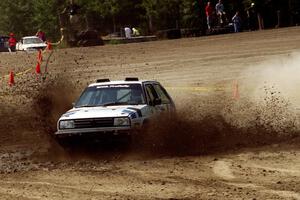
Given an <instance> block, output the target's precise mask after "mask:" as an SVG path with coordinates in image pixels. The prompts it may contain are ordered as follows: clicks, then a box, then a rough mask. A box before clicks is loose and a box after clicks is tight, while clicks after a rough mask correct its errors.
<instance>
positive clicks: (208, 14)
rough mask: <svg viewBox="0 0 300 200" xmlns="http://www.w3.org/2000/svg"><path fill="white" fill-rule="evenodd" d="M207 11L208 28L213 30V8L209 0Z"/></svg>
mask: <svg viewBox="0 0 300 200" xmlns="http://www.w3.org/2000/svg"><path fill="white" fill-rule="evenodd" d="M205 13H206V20H207V27H208V30H211V23H212V14H213V8H212V6H211V3H210V2H207V5H206V7H205Z"/></svg>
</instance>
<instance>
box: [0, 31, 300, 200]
mask: <svg viewBox="0 0 300 200" xmlns="http://www.w3.org/2000/svg"><path fill="white" fill-rule="evenodd" d="M299 49H300V29H299V28H288V29H277V30H270V31H262V32H250V33H242V34H232V35H224V36H210V37H202V38H189V39H181V40H173V41H158V42H149V43H140V44H128V45H115V46H104V47H92V48H75V49H64V50H57V51H55V52H54V54H53V56H52V57H51V59H50V63H49V66H48V67H49V73H50V76H51V77H55V76H57V75H58V74H60V75H61V74H63V75H61V76H59V77H58V78H62V79H64V80H63V81H66V82H67V83H69V82H70V84H71V85H76V88H74V87H67V88H64V89H62V88H61V87H54V89H53V88H52V89H51V91H54V94H57V93H58V94H59V95H57V96H61V98H60V99H59V98H57V99H56V100H57V101H55V102H56V104H54V106H57V105H58V104H63V105H59V106H60V107H61V108H60V109H58V110H59V111H60V110H64V109H66V106H68V104H70V103H71V102H72V101H73V98H74V97H75V96H76V95H77V94H78V92H77V91H78V90H79V91H80V90H81V89H82V88H83V87H84V86H85V85H86V84H87V83H90V82H91V81H94V80H95V79H97V78H102V77H105V78H106V77H109V78H111V79H123V78H124V77H126V76H138V77H140V78H142V79H156V80H159V81H160V82H161V83H163V85H165V86H167V87H168V90H169V91H170V93H171V95H172V96H173V97H174V99H175V102H176V104H177V105H178V109H179V112H180V113H181V114H182V115H185V117H184V119H185V120H192V119H193V120H195V118H196V122H199V123H202V124H201V126H196V132H197V131H199V132H205V131H206V130H208V129H209V132H211V133H213V134H214V132H215V131H216V132H219V133H218V134H219V136H222V137H224V140H217V141H216V144H217V146H218V147H214V148H216V150H211V148H212V146H214V145H213V144H212V145H211V146H209V145H207V146H205V147H206V148H210V149H209V150H210V151H208V150H207V151H204V152H201V151H200V152H198V151H189V152H188V153H187V152H186V151H181V152H179V153H178V152H175V153H174V152H173V151H172V153H170V152H168V150H169V149H168V148H165V149H162V150H160V151H159V153H157V152H155V153H153V152H152V151H150V152H149V151H146V152H143V151H142V152H140V151H138V150H137V151H135V149H133V150H132V149H126V150H122V149H118V148H117V149H115V148H111V147H110V148H108V149H97V150H96V152H93V153H90V152H89V151H85V150H83V151H82V152H80V151H79V153H77V154H76V155H75V156H74V155H69V154H68V153H64V152H63V151H62V150H61V149H59V147H58V146H57V145H55V144H53V143H52V142H51V141H50V140H49V138H48V136H47V135H46V134H45V132H47V130H46V131H45V130H41V129H43V128H45V127H44V125H45V121H46V126H47V125H48V126H49V127H51V124H48V123H47V122H48V121H47V120H48V118H45V119H44V118H43V119H41V118H40V117H41V116H44V115H43V114H45V113H43V112H42V114H41V113H39V112H38V111H36V110H35V109H34V108H32V103H33V102H38V105H37V104H34V107H35V108H36V107H39V108H42V110H43V109H44V110H46V111H45V112H46V113H47V112H52V111H53V107H50V110H47V109H49V108H48V107H47V105H43V106H40V103H41V102H40V101H36V100H37V99H32V97H33V96H35V95H34V94H36V93H39V94H43V92H44V90H42V91H39V92H36V91H37V90H38V89H37V88H46V89H47V90H48V89H49V87H48V85H47V84H48V83H47V84H40V83H38V82H39V81H38V80H36V77H35V76H32V75H30V74H24V75H21V76H18V77H16V86H15V87H13V88H9V87H7V86H6V85H7V80H6V79H4V80H3V79H2V81H1V85H2V86H3V88H1V94H2V95H1V102H2V103H1V104H0V109H1V112H0V117H1V120H2V125H1V126H0V131H1V137H0V173H1V174H0V199H53V200H54V199H300V157H299V155H300V149H299V147H300V145H299V142H300V140H299V131H298V129H297V125H295V127H294V126H288V124H290V121H292V124H294V121H293V119H291V120H287V119H286V118H289V117H290V116H292V115H293V114H294V110H293V109H291V108H295V107H297V106H298V105H297V100H300V99H299V98H298V97H299V95H298V94H297V92H295V91H297V87H299V81H298V80H297V75H298V74H297V72H299V71H300V70H299V71H298V65H299V64H300V62H299V61H300V60H299V54H298V53H297V51H299ZM48 55H49V53H47V54H45V55H44V59H46V58H47V56H48ZM35 58H36V54H26V53H19V52H18V53H17V54H14V55H9V54H1V55H0V73H1V76H4V75H6V74H8V71H10V70H11V69H13V70H14V71H15V72H22V71H25V70H26V69H27V68H28V67H30V66H34V65H35ZM291 60H292V61H293V62H290V61H291ZM286 63H288V64H286ZM285 65H287V66H285ZM286 67H287V69H288V70H283V69H286ZM53 79H54V80H58V79H55V78H53ZM233 80H238V83H239V89H240V95H241V99H240V100H238V101H232V99H231V96H232V82H233ZM269 83H270V85H269ZM45 86H46V87H45ZM280 86H283V88H282V87H280ZM264 87H267V88H269V87H270V88H271V89H270V90H269V89H266V90H265V91H263V92H262V93H261V92H260V90H263V89H264ZM49 90H50V89H49ZM276 92H278V93H276ZM279 92H280V93H279ZM274 93H276V95H277V96H275V97H274ZM66 94H67V95H66ZM47 95H48V96H47ZM47 95H46V96H47V97H49V94H47ZM259 95H261V96H262V99H265V102H267V103H266V105H263V106H261V107H259V108H260V109H257V107H256V106H255V109H249V107H251V106H249V104H247V103H245V102H248V101H249V99H251V100H253V101H255V102H259V100H257V99H259V97H258V96H259ZM268 95H271V97H270V96H268ZM35 97H36V96H35ZM50 97H52V96H51V95H50ZM282 99H283V100H282ZM285 101H289V103H287V104H286V103H285ZM270 102H271V104H272V105H271V106H270V105H269V103H270ZM57 103H58V104H57ZM7 104H9V105H10V106H9V107H7V106H6V105H7ZM4 105H5V106H4ZM228 105H230V106H228ZM251 105H252V104H251ZM255 105H256V104H255ZM187 107H192V109H190V110H188V111H190V112H185V110H186V108H187ZM228 107H229V108H230V109H228ZM55 108H56V107H55ZM261 108H264V109H261ZM58 110H55V112H58ZM229 110H230V111H231V112H232V113H233V114H232V113H231V112H229ZM253 110H254V111H257V110H259V111H260V112H262V111H261V110H267V111H270V112H263V114H264V115H263V116H264V117H265V118H264V120H265V121H264V123H265V124H267V126H268V127H267V128H270V127H272V130H273V129H274V130H275V129H276V128H280V131H281V132H283V133H281V132H280V134H283V135H281V136H280V138H279V140H280V141H282V142H279V141H278V140H274V141H269V139H270V138H271V137H265V138H256V140H255V139H253V138H254V137H251V136H247V137H240V138H243V139H244V140H247V141H238V142H236V141H235V142H234V143H229V142H228V141H229V140H232V137H231V136H232V135H233V134H231V133H232V132H238V131H239V130H240V129H237V128H235V129H233V128H228V127H227V126H226V124H227V123H228V124H230V125H232V123H233V122H232V119H233V121H234V122H237V121H238V122H239V124H242V125H240V126H244V125H243V124H246V127H247V131H245V129H242V130H243V131H245V132H246V133H247V134H248V133H250V134H251V133H252V132H253V127H252V125H249V124H250V123H249V121H251V119H252V118H253V117H254V118H255V117H256V116H255V114H253V113H255V112H252V111H253ZM291 110H292V111H291ZM250 111H251V112H250ZM279 111H280V112H279ZM55 112H54V115H55V116H57V115H58V114H57V113H55ZM229 113H230V114H229ZM278 113H280V114H278ZM187 115H190V116H188V117H187ZM211 115H214V116H215V115H222V116H226V117H224V118H226V119H228V120H229V119H230V120H229V121H230V122H226V123H225V122H223V121H221V120H217V121H213V120H214V119H215V118H212V119H210V118H209V119H207V118H206V117H207V116H211ZM229 115H230V116H229ZM260 116H261V115H260ZM287 116H288V117H287ZM199 118H201V119H199ZM248 118H249V119H248ZM203 119H205V120H203ZM266 119H267V120H266ZM14 120H17V123H18V125H16V122H15V121H14ZM208 121H209V122H208ZM251 122H252V121H251ZM206 123H207V124H206ZM274 123H275V124H274ZM40 124H43V126H41V125H40ZM182 124H183V125H190V124H189V123H188V122H186V121H184V123H182ZM182 124H181V126H182ZM203 124H204V125H203ZM211 124H213V125H211ZM265 124H264V125H265ZM193 125H194V124H193ZM274 127H275V128H274ZM251 128H252V129H251ZM292 128H293V129H294V128H296V129H297V130H293V131H292V130H291V129H292ZM184 129H185V127H179V129H178V130H179V131H178V130H177V132H176V134H175V133H174V135H175V136H178V137H180V135H179V134H180V133H181V130H184ZM170 130H172V129H170ZM276 130H277V129H276ZM255 131H257V130H255ZM264 131H265V129H264ZM192 132H193V134H194V133H195V128H194V129H193V131H192ZM263 133H265V132H263ZM263 133H257V135H258V136H260V134H263ZM266 133H269V132H268V131H266ZM291 133H293V134H294V135H293V136H292V137H291V136H290V134H291ZM171 134H172V133H171ZM295 134H296V135H295ZM297 136H298V138H297ZM283 138H287V139H286V140H284V139H283ZM226 140H228V141H226ZM259 140H261V141H259ZM208 141H210V142H212V141H213V140H212V139H210V140H208ZM184 142H185V141H184V140H182V143H184ZM178 144H179V145H181V144H180V143H178ZM190 144H191V143H190V141H189V142H187V143H184V145H185V147H186V146H189V145H190ZM231 144H232V146H231ZM264 144H265V145H264ZM184 145H183V144H182V146H184ZM222 145H224V148H222V147H220V146H222ZM250 147H251V148H250ZM56 148H58V149H56ZM190 148H197V147H196V146H195V144H193V145H191V146H190ZM178 149H183V148H181V147H178ZM163 150H165V151H167V152H162V151H163ZM225 150H226V151H225ZM192 155H193V156H192Z"/></svg>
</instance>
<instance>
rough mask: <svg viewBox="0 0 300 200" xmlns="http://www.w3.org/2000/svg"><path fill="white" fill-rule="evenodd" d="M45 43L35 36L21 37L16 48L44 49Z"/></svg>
mask: <svg viewBox="0 0 300 200" xmlns="http://www.w3.org/2000/svg"><path fill="white" fill-rule="evenodd" d="M46 47H47V44H46V43H45V42H44V41H43V40H41V39H40V38H39V37H37V36H27V37H22V39H21V40H20V41H19V42H18V43H17V46H16V49H17V50H18V51H36V50H40V49H41V50H44V49H45V48H46Z"/></svg>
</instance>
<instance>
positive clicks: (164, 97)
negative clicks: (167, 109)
mask: <svg viewBox="0 0 300 200" xmlns="http://www.w3.org/2000/svg"><path fill="white" fill-rule="evenodd" d="M153 86H154V89H155V91H156V93H157V95H158V97H159V98H160V99H161V102H162V104H169V103H171V99H170V97H169V96H168V94H167V92H166V90H165V89H164V88H162V87H161V86H160V85H159V84H154V85H153Z"/></svg>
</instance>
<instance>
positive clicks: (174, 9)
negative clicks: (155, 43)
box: [0, 0, 300, 40]
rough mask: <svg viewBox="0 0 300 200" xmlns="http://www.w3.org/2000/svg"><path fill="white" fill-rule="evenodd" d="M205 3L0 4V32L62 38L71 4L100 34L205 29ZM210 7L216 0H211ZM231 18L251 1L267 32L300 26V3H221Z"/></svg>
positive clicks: (30, 0)
mask: <svg viewBox="0 0 300 200" xmlns="http://www.w3.org/2000/svg"><path fill="white" fill-rule="evenodd" d="M207 1H208V0H73V1H71V0H14V1H11V0H1V4H0V34H1V35H8V33H9V32H14V33H15V34H16V35H17V36H18V37H21V36H25V35H33V34H35V33H36V31H37V30H38V29H42V30H43V31H44V32H46V35H47V36H48V38H50V39H52V40H56V39H58V38H60V19H59V16H60V13H61V12H63V10H64V9H65V8H66V7H67V6H68V4H70V3H71V2H73V3H76V4H77V5H78V6H79V8H80V9H79V13H80V15H84V16H85V19H86V23H87V24H88V26H89V27H91V28H93V29H96V30H98V31H99V32H100V34H101V35H105V34H108V33H113V32H119V31H120V29H121V28H123V27H125V26H130V27H137V28H139V29H140V30H141V32H142V33H143V34H152V33H155V32H156V31H158V30H164V29H174V28H186V29H201V30H205V29H206V17H205V5H206V3H207ZM210 2H211V3H212V4H213V5H215V4H216V3H217V0H211V1H210ZM223 3H224V6H225V10H226V13H227V15H228V17H229V19H230V18H231V17H232V16H233V15H234V13H235V12H236V11H240V13H241V16H242V19H243V21H246V18H247V16H246V10H247V9H248V8H249V7H250V6H251V3H255V6H256V9H257V12H259V13H260V14H261V16H262V18H263V20H264V27H265V28H274V27H275V26H276V25H278V24H279V21H280V24H279V25H280V26H292V25H297V24H298V23H300V1H299V0H223Z"/></svg>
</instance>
